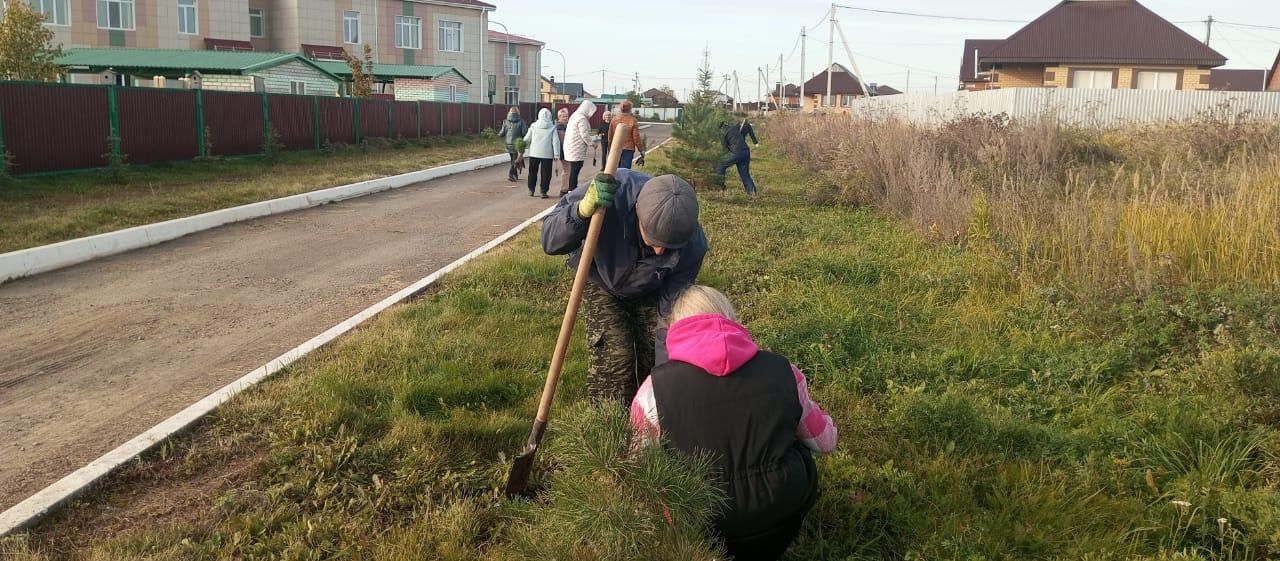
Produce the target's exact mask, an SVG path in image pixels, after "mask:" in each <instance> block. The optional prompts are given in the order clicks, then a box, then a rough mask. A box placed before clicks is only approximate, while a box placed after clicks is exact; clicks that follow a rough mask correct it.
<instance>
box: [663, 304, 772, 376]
mask: <svg viewBox="0 0 1280 561" xmlns="http://www.w3.org/2000/svg"><path fill="white" fill-rule="evenodd" d="M759 351H760V347H758V346H756V342H755V341H752V340H751V334H750V333H748V332H747V329H746V328H745V327H742V326H741V325H738V324H737V323H735V322H734V321H733V320H730V319H728V318H725V317H724V316H721V315H718V314H704V315H700V316H690V317H687V318H684V319H682V320H680V321H677V322H676V323H675V324H673V325H672V326H671V327H670V328H669V329H668V330H667V355H668V356H669V357H670V358H671V360H678V361H680V362H687V363H689V364H692V365H694V366H697V367H698V368H701V369H703V370H706V371H707V372H710V373H711V374H712V375H714V376H727V375H729V373H731V372H733V371H734V370H737V369H738V368H739V367H741V366H742V365H743V364H746V363H747V361H748V360H751V358H752V357H754V356H756V353H757V352H759Z"/></svg>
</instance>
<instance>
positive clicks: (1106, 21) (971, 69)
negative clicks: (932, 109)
mask: <svg viewBox="0 0 1280 561" xmlns="http://www.w3.org/2000/svg"><path fill="white" fill-rule="evenodd" d="M961 60H962V63H961V66H962V68H961V72H960V74H961V87H962V88H963V89H968V90H980V89H996V88H1092V89H1152V90H1206V89H1209V87H1210V70H1211V69H1213V68H1215V67H1218V66H1222V65H1223V64H1226V62H1227V59H1226V57H1224V56H1222V55H1221V54H1220V53H1218V52H1217V51H1215V50H1213V49H1211V48H1209V47H1208V46H1207V45H1205V44H1204V43H1201V42H1200V41H1199V40H1197V39H1196V38H1195V37H1192V36H1191V35H1188V34H1187V33H1186V32H1185V31H1183V30H1181V29H1179V28H1178V27H1177V26H1175V25H1174V24H1172V23H1170V22H1169V21H1168V20H1166V19H1164V18H1162V17H1160V16H1159V15H1157V14H1156V13H1155V12H1152V11H1151V10H1149V9H1147V7H1146V6H1143V5H1142V4H1140V3H1138V2H1137V0H1064V1H1062V2H1060V3H1059V4H1058V5H1057V6H1054V7H1053V8H1052V9H1050V10H1049V11H1048V12H1045V13H1044V14H1043V15H1041V16H1040V17H1039V18H1036V20H1035V21H1032V22H1031V23H1029V24H1027V25H1026V26H1025V27H1023V28H1022V29H1020V30H1018V31H1017V32H1016V33H1014V34H1013V35H1010V36H1009V37H1008V38H1007V39H1003V40H992V41H978V40H969V41H966V42H965V52H964V53H963V57H962V59H961Z"/></svg>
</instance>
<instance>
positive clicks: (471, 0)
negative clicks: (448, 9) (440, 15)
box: [427, 0, 498, 10]
mask: <svg viewBox="0 0 1280 561" xmlns="http://www.w3.org/2000/svg"><path fill="white" fill-rule="evenodd" d="M427 3H428V4H445V5H449V6H462V7H464V8H480V9H481V10H496V9H498V7H497V6H494V5H493V4H486V3H484V2H480V1H479V0H431V1H428V2H427Z"/></svg>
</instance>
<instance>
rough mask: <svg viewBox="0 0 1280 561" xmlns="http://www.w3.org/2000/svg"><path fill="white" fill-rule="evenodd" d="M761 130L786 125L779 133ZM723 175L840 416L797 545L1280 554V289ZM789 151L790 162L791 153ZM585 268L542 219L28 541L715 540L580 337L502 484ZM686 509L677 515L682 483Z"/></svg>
mask: <svg viewBox="0 0 1280 561" xmlns="http://www.w3.org/2000/svg"><path fill="white" fill-rule="evenodd" d="M765 134H766V135H767V134H769V133H768V132H767V131H766V132H765ZM763 156H764V157H762V158H760V159H758V160H757V165H755V166H754V167H755V169H756V172H757V181H758V182H759V183H760V185H761V189H762V192H763V194H762V195H761V196H760V197H759V198H757V199H748V198H747V197H746V196H744V195H742V194H740V192H739V191H737V190H736V189H740V187H738V183H737V181H736V180H734V179H731V180H730V187H729V189H728V190H727V191H725V192H712V193H706V194H704V196H703V199H702V200H703V204H704V207H703V218H704V225H705V227H706V230H707V232H708V235H709V237H710V240H711V246H712V250H711V254H710V255H709V257H708V260H707V262H706V264H705V266H704V269H703V274H702V276H701V281H702V282H704V283H706V284H710V285H712V286H715V287H718V288H720V289H721V290H723V291H725V292H726V293H727V294H729V296H730V297H731V298H732V299H733V300H734V302H735V304H736V305H737V306H738V308H739V309H740V310H741V314H742V316H743V319H744V321H745V323H746V324H747V325H748V327H750V328H751V329H752V331H753V332H754V333H755V334H756V336H757V337H758V339H759V340H760V342H761V344H762V346H763V347H765V348H768V349H771V350H774V351H777V352H781V353H783V354H785V355H787V356H788V357H790V358H792V359H793V360H794V361H795V362H796V363H797V364H798V365H800V367H801V368H803V369H804V370H805V371H806V372H807V373H808V375H809V379H810V387H811V388H812V390H813V393H814V396H815V398H816V399H817V400H818V401H819V402H820V403H821V404H822V405H824V407H825V408H826V409H827V410H828V411H829V412H831V413H832V415H833V416H834V418H835V420H836V423H837V424H838V425H839V427H840V433H841V440H840V444H839V447H838V450H837V451H836V452H835V453H834V454H832V455H830V456H828V457H825V458H823V459H821V460H820V461H819V469H820V472H821V477H822V497H821V499H820V500H819V502H818V504H817V506H816V507H815V509H814V511H813V512H812V513H811V515H810V517H809V519H808V521H807V525H806V527H805V529H804V532H803V534H802V536H801V537H800V539H799V541H798V542H797V543H796V544H795V545H794V546H793V548H792V549H791V551H790V552H789V554H788V559H795V560H801V559H804V560H811V559H817V560H837V559H841V560H844V559H855V560H861V559H867V560H870V559H972V560H981V559H1064V560H1066V559H1091V560H1104V559H1117V560H1118V559H1149V560H1166V559H1167V560H1173V559H1186V560H1191V559H1213V560H1251V559H1257V560H1261V559H1269V558H1275V556H1277V555H1280V428H1278V427H1280V405H1277V404H1280V294H1277V293H1276V292H1275V291H1272V290H1266V289H1264V288H1250V287H1248V286H1246V285H1233V286H1230V287H1225V286H1219V287H1212V288H1197V287H1181V288H1178V289H1172V288H1171V289H1167V290H1160V289H1153V290H1152V291H1150V292H1148V293H1146V294H1145V295H1144V296H1142V297H1141V298H1138V297H1118V298H1115V299H1111V300H1082V299H1076V298H1073V297H1072V296H1071V293H1070V292H1067V291H1063V290H1060V289H1057V288H1055V287H1054V286H1051V285H1044V286H1035V285H1032V284H1030V283H1027V282H1022V281H1020V280H1019V279H1017V278H1015V277H1016V275H1015V273H1014V272H1013V271H1012V270H1011V268H1010V267H1009V266H1008V262H1007V260H1006V258H1005V257H1004V256H1002V255H1000V254H999V253H997V252H992V251H989V250H988V249H987V248H983V247H980V246H979V247H971V246H965V245H958V244H953V243H942V242H938V241H937V240H934V239H931V238H930V237H929V236H928V235H927V233H921V232H917V230H916V229H915V228H913V227H911V226H910V225H904V224H901V223H899V222H898V221H897V220H896V219H894V218H891V217H888V216H885V215H883V214H878V213H876V212H875V211H873V210H870V209H866V208H851V207H845V206H837V205H831V204H828V202H827V201H826V200H824V199H822V198H821V197H815V196H814V193H815V192H817V191H819V190H820V189H821V188H822V187H823V185H824V183H823V181H822V180H818V179H815V178H814V177H813V176H811V175H806V173H805V172H803V171H802V170H800V169H798V168H797V167H795V166H794V165H793V164H791V163H787V162H784V160H783V158H781V157H780V156H779V155H778V154H775V153H769V154H764V155H763ZM791 161H794V160H791ZM569 281H570V278H569V272H568V270H567V269H565V268H564V266H563V260H562V259H560V258H553V257H547V256H545V255H543V254H542V253H541V251H540V250H539V249H538V247H537V243H536V234H535V233H532V232H531V233H528V234H525V235H522V236H520V237H519V238H518V239H516V240H515V241H514V242H513V243H510V244H508V245H506V246H504V247H503V248H500V249H499V250H497V251H495V252H494V253H492V254H490V255H488V256H486V257H484V258H482V259H480V260H478V261H477V262H475V263H473V264H472V265H470V266H468V267H465V268H464V269H462V270H461V271H459V272H457V273H455V274H453V275H451V276H449V277H448V278H447V279H445V281H444V282H443V284H442V285H441V287H440V288H439V290H438V291H436V292H434V293H432V294H430V295H427V296H424V297H423V298H422V299H421V300H419V301H416V302H414V303H411V304H408V305H404V306H401V307H397V308H395V309H394V310H392V311H390V312H388V313H386V314H384V315H383V316H381V317H379V318H378V319H376V320H375V321H373V322H371V324H370V325H368V326H367V327H366V328H363V329H361V330H359V331H358V332H356V333H354V334H352V335H350V336H348V337H345V338H344V339H343V340H342V341H340V342H338V343H337V344H335V345H333V346H331V347H329V348H326V349H324V350H323V351H321V352H318V353H316V354H314V355H312V356H311V357H309V358H307V359H305V360H303V361H301V362H300V363H298V364H296V365H294V366H292V367H290V368H289V369H288V370H287V371H286V372H285V373H283V374H281V375H280V376H278V377H276V378H274V379H272V380H270V381H268V382H267V383H264V384H262V385H261V386H259V387H257V388H255V389H253V390H252V391H250V392H247V393H246V394H244V395H242V396H241V397H240V398H238V399H236V400H234V401H233V402H232V403H231V404H230V405H229V406H227V407H226V408H224V409H222V410H221V411H219V412H218V414H217V415H216V416H215V417H214V418H212V419H210V420H209V421H208V422H207V423H206V424H205V425H204V426H203V427H202V428H200V429H199V430H197V431H195V432H194V433H193V434H191V435H188V436H186V437H183V438H181V439H180V440H178V441H177V442H173V443H170V444H169V445H166V446H165V447H164V448H163V449H162V450H160V451H159V452H157V453H155V454H152V455H151V457H149V458H148V459H147V460H145V461H143V462H139V463H137V464H134V465H131V466H130V467H129V468H127V469H126V470H124V471H123V472H122V473H120V474H119V475H117V476H115V477H114V478H113V481H112V482H111V483H110V484H109V485H106V486H104V488H103V489H102V490H101V491H99V492H97V493H95V494H93V495H91V496H89V497H87V498H85V499H84V500H82V501H80V502H79V503H78V504H76V505H75V506H74V507H72V508H70V509H69V510H67V511H66V512H64V513H61V514H59V515H57V516H56V517H54V518H52V519H50V520H49V521H48V522H46V523H45V524H43V525H42V526H41V527H39V528H37V529H36V530H35V531H34V532H33V533H32V534H30V535H27V536H21V537H19V538H16V539H11V540H9V541H7V542H4V545H2V546H0V548H5V549H0V551H6V549H7V551H8V553H10V554H11V557H12V558H13V559H21V560H24V561H25V560H32V561H34V560H46V559H57V560H62V559H77V560H92V561H117V560H119V561H123V560H138V559H146V560H152V559H155V560H159V559H184V560H188V559H189V560H214V559H380V560H381V559H386V560H393V561H394V560H408V559H415V560H416V559H494V560H497V559H531V558H541V559H562V560H565V559H600V560H604V559H673V560H674V559H712V558H715V552H714V544H708V543H705V540H703V539H702V525H703V524H704V523H705V517H706V516H707V513H708V512H709V510H710V508H711V507H712V503H713V502H714V498H713V497H712V495H711V494H710V493H709V492H708V490H707V489H706V486H705V484H703V483H702V479H701V478H699V477H698V476H697V474H698V470H697V468H696V466H687V465H683V464H682V462H681V461H680V460H676V459H672V458H670V457H667V456H666V455H665V454H659V453H656V452H652V451H651V452H646V453H643V454H641V455H639V456H637V457H631V456H628V455H627V454H626V451H625V449H624V447H625V445H624V444H623V434H624V433H625V427H624V426H623V423H622V420H621V418H620V415H619V414H616V413H609V412H601V411H595V410H592V409H590V408H589V407H586V406H585V404H584V392H583V376H584V370H585V364H584V353H583V348H582V344H581V337H579V338H577V339H576V340H575V343H574V346H573V347H572V349H571V353H570V356H569V361H568V363H567V365H566V380H565V383H564V384H563V385H562V390H561V393H560V395H559V396H558V398H557V404H556V409H555V410H554V412H553V415H552V422H551V426H552V429H553V433H552V434H551V435H550V436H549V441H548V446H549V447H550V448H549V449H548V450H544V452H543V453H541V454H540V455H539V459H540V464H541V465H540V469H539V472H538V473H539V480H538V481H537V484H538V485H539V487H540V488H541V489H542V493H541V495H540V496H539V499H538V500H536V501H533V502H524V501H514V502H510V501H506V500H503V499H501V498H499V493H498V489H499V488H500V486H501V484H502V482H503V480H504V477H505V471H506V469H507V467H508V465H509V463H508V459H509V457H510V455H511V454H513V453H514V452H516V451H518V450H519V449H520V446H521V444H522V443H523V441H524V439H525V437H526V435H527V432H526V431H527V429H528V424H529V418H530V417H531V415H532V412H533V410H534V407H535V404H536V399H537V395H536V393H537V391H538V390H539V388H540V387H541V382H542V377H543V374H544V370H545V367H546V364H547V361H548V360H549V357H550V348H551V345H552V344H553V341H554V338H555V334H556V330H557V326H558V325H559V319H560V318H559V316H560V313H561V312H562V309H563V299H564V297H565V294H566V292H567V290H568V286H569ZM663 506H667V507H669V508H670V510H671V511H672V515H673V516H672V519H673V520H674V522H675V523H674V526H671V525H668V524H667V522H666V521H665V520H664V518H663V516H662V514H661V511H662V507H663Z"/></svg>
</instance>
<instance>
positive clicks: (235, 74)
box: [57, 48, 342, 96]
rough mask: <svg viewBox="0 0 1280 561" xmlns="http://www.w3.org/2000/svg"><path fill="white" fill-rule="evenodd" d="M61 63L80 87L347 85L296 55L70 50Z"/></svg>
mask: <svg viewBox="0 0 1280 561" xmlns="http://www.w3.org/2000/svg"><path fill="white" fill-rule="evenodd" d="M57 63H58V65H60V66H63V67H65V68H67V69H68V71H69V72H70V75H71V78H72V79H71V81H72V82H74V83H81V84H119V85H125V86H143V87H158V88H191V89H206V90H221V91H240V92H263V93H279V94H299V95H325V96H333V95H338V90H339V86H340V84H341V82H342V80H341V79H340V78H339V77H337V76H335V75H333V74H332V73H330V72H329V71H327V70H325V69H323V68H321V67H320V66H318V65H317V64H316V63H315V62H314V61H311V60H308V59H307V58H305V57H303V56H301V55H298V54H292V53H288V54H286V53H261V52H244V51H186V50H168V49H129V48H119V49H112V48H106V49H70V50H68V51H67V52H66V54H64V55H63V56H62V57H61V58H59V59H58V60H57Z"/></svg>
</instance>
